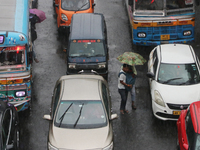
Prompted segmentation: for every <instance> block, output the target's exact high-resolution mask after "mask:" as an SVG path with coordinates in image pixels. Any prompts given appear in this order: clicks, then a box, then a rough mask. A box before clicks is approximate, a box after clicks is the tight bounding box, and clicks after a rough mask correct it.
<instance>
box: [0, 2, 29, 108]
mask: <svg viewBox="0 0 200 150" xmlns="http://www.w3.org/2000/svg"><path fill="white" fill-rule="evenodd" d="M30 7H31V1H29V0H0V10H1V13H0V100H2V101H7V102H9V103H11V104H13V105H14V106H15V108H16V109H17V111H23V110H26V109H28V108H30V101H31V97H32V86H31V82H32V65H31V63H32V41H31V30H30V23H29V8H30Z"/></svg>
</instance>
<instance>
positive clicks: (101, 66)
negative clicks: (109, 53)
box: [98, 63, 106, 69]
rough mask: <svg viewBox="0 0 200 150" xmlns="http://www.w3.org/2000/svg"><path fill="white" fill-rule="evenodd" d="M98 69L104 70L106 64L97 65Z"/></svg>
mask: <svg viewBox="0 0 200 150" xmlns="http://www.w3.org/2000/svg"><path fill="white" fill-rule="evenodd" d="M98 67H99V69H101V68H106V63H98Z"/></svg>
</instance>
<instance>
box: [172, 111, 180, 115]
mask: <svg viewBox="0 0 200 150" xmlns="http://www.w3.org/2000/svg"><path fill="white" fill-rule="evenodd" d="M180 114H181V111H173V115H180Z"/></svg>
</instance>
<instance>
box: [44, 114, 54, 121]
mask: <svg viewBox="0 0 200 150" xmlns="http://www.w3.org/2000/svg"><path fill="white" fill-rule="evenodd" d="M43 119H46V120H49V121H51V120H52V118H51V116H50V115H44V116H43Z"/></svg>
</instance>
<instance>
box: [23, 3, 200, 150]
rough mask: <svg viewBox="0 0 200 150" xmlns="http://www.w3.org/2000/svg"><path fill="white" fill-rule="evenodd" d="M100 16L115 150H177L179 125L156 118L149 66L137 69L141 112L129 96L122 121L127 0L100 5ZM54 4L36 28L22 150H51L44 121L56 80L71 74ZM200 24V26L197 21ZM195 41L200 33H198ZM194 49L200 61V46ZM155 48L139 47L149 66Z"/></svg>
mask: <svg viewBox="0 0 200 150" xmlns="http://www.w3.org/2000/svg"><path fill="white" fill-rule="evenodd" d="M95 3H96V6H95V12H97V13H103V14H104V16H105V20H106V24H107V33H108V46H109V53H110V55H109V56H110V58H109V78H108V81H109V87H110V91H111V94H112V106H113V113H117V114H118V115H119V118H118V119H117V120H114V121H113V127H114V148H115V150H175V149H176V136H177V130H176V122H175V121H161V120H158V119H156V118H155V117H154V116H153V114H152V109H151V98H150V93H149V84H148V78H147V77H146V72H147V64H145V65H143V66H137V67H136V69H137V72H138V78H137V80H136V106H137V110H132V109H131V100H130V95H129V97H128V103H127V109H128V110H129V114H125V115H120V113H119V105H120V95H119V93H118V91H117V76H118V72H119V70H120V67H121V64H120V63H119V62H118V61H117V59H116V58H117V57H118V56H119V55H121V54H122V53H124V52H125V51H134V50H135V49H134V48H135V47H134V46H133V45H132V42H131V33H130V27H129V22H128V18H127V14H126V10H125V7H124V4H123V0H109V1H108V0H98V1H97V0H96V1H95ZM52 4H53V2H52V1H51V0H39V9H41V10H43V11H44V12H45V13H46V17H47V19H46V20H45V21H44V22H42V23H39V24H37V25H36V29H37V33H38V38H37V40H36V41H35V51H36V53H37V57H38V59H39V63H35V62H34V63H33V80H34V82H33V92H34V93H33V94H34V95H33V101H32V109H31V111H30V114H28V113H27V112H22V113H20V123H21V149H22V150H45V149H47V136H48V128H49V124H48V121H47V120H44V119H43V118H42V117H43V115H44V114H49V108H50V103H51V96H52V91H53V88H54V85H55V83H56V80H57V79H58V78H59V77H60V76H62V75H65V73H66V63H65V57H66V55H65V53H64V52H63V48H64V47H65V46H66V44H67V37H66V36H65V35H58V32H57V24H56V18H55V13H54V9H53V5H52ZM196 20H197V22H196V24H199V21H198V19H196ZM195 33H196V38H197V37H199V35H200V33H199V29H196V32H195ZM193 46H194V48H195V50H196V53H197V54H198V56H199V45H198V41H196V43H194V45H193ZM151 50H152V47H140V49H139V50H138V49H137V52H139V53H140V54H142V56H144V58H145V59H147V60H148V55H149V53H150V51H151Z"/></svg>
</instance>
